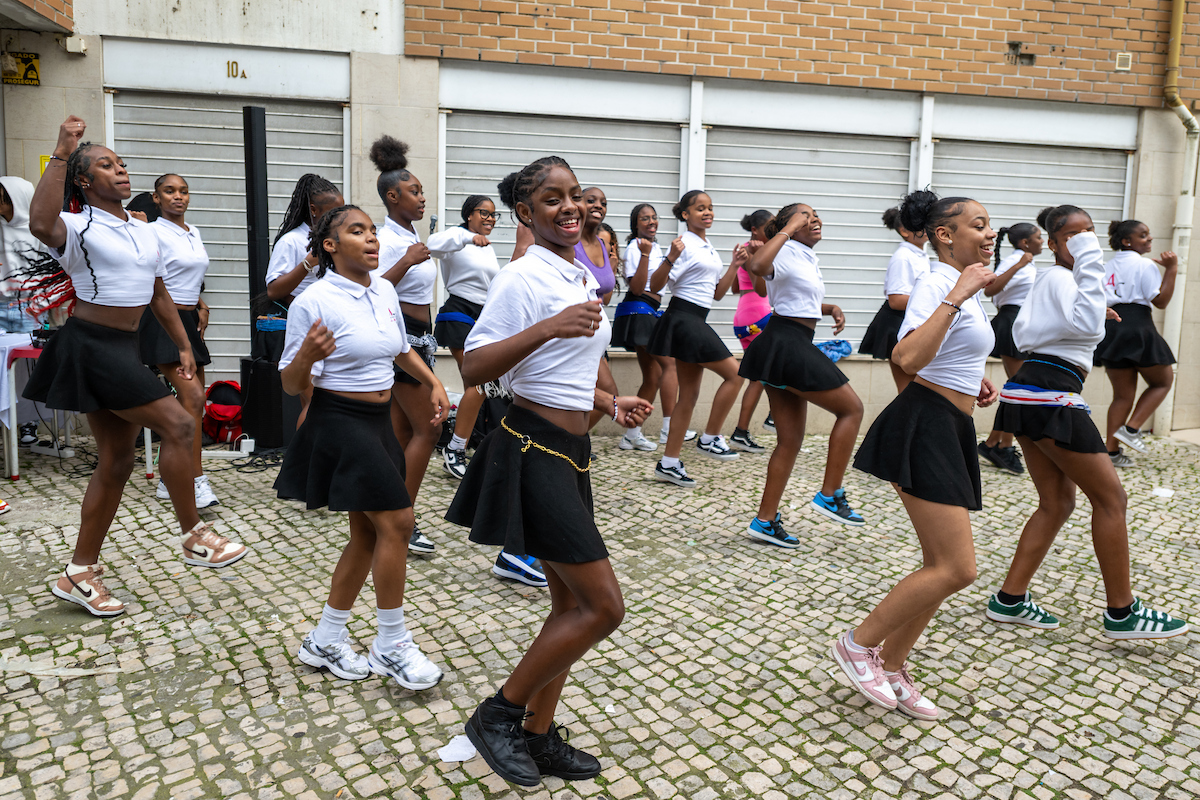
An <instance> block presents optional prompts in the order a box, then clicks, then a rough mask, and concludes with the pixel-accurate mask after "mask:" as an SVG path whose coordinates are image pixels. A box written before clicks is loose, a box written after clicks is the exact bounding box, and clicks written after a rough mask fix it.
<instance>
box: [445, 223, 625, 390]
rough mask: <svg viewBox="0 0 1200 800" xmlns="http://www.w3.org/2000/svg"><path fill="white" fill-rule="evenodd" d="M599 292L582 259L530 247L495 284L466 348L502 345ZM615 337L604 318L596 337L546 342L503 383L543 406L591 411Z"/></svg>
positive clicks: (510, 372)
mask: <svg viewBox="0 0 1200 800" xmlns="http://www.w3.org/2000/svg"><path fill="white" fill-rule="evenodd" d="M598 290H599V283H597V281H596V276H595V275H593V274H592V272H591V270H589V269H588V268H587V267H586V266H585V265H583V264H582V263H580V262H579V261H578V260H575V261H564V260H563V259H561V258H559V257H558V256H557V255H555V254H554V253H552V252H550V251H549V250H547V249H546V248H544V247H542V246H541V245H536V244H535V245H530V246H529V249H528V250H526V251H525V255H523V256H521V257H520V258H518V259H516V260H515V261H510V262H508V266H506V267H505V268H504V269H502V270H500V272H499V274H497V275H496V278H495V279H494V280H493V281H492V286H491V288H490V289H489V290H488V296H487V302H486V303H484V304H483V312H482V313H480V315H479V321H477V322H476V323H475V327H473V328H471V332H470V333H469V334H467V341H466V346H465V348H464V349H465V350H466V351H467V352H470V351H472V350H477V349H479V348H480V347H485V346H487V345H489V344H495V343H496V342H502V341H504V340H505V339H509V338H512V337H513V336H516V335H517V334H518V333H520V332H521V331H524V330H526V329H528V328H530V327H532V326H533V325H536V324H537V323H539V322H541V321H542V320H544V319H548V318H550V317H553V316H554V315H555V314H558V313H559V312H561V311H563V309H565V308H567V307H569V306H575V305H579V304H580V303H587V302H589V301H593V300H599V299H600V296H599V294H598ZM611 336H612V328H611V327H610V325H609V323H608V319H607V318H606V317H605V316H604V314H601V315H600V324H599V326H598V327H597V328H596V332H595V334H594V335H592V336H579V337H575V338H571V339H552V340H550V341H549V342H546V343H545V344H544V345H542V346H541V347H539V348H538V349H537V350H534V351H533V352H532V353H530V354H529V355H528V356H526V357H525V359H523V360H522V361H521V362H520V363H519V364H517V365H516V366H515V367H513V368H512V369H511V370H509V371H508V372H506V373H505V374H504V375H503V376H501V378H500V383H501V385H503V386H504V387H505V388H507V389H508V390H509V391H511V392H512V393H513V394H516V395H520V396H521V397H524V398H525V399H527V400H532V401H533V402H535V403H541V404H542V405H544V406H550V407H551V408H563V409H567V410H569V411H591V410H592V408H593V406H594V405H595V388H596V373H597V371H598V370H599V368H600V359H601V357H602V356H603V355H604V351H605V349H606V348H607V347H608V341H609V339H610V338H611Z"/></svg>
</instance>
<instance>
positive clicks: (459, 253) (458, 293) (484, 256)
mask: <svg viewBox="0 0 1200 800" xmlns="http://www.w3.org/2000/svg"><path fill="white" fill-rule="evenodd" d="M474 238H475V234H474V233H472V232H471V231H470V230H468V229H467V228H462V227H459V226H457V225H456V226H454V227H453V228H447V229H446V230H444V231H438V232H437V233H435V234H432V235H431V236H430V237H429V241H428V242H426V244H427V245H428V246H429V252H430V253H432V254H433V257H434V258H436V259H438V260H439V261H441V264H442V283H444V284H445V285H446V291H447V292H448V293H449V294H452V295H454V296H455V297H461V298H462V299H463V300H468V301H470V302H472V303H478V304H479V305H483V301H484V300H486V299H487V293H488V287H489V286H491V285H492V278H494V277H496V273H497V272H499V271H500V261H499V260H498V259H497V258H496V250H495V248H493V247H492V246H491V245H490V244H489V245H487V246H486V247H479V246H478V245H476V244H474V242H473V241H472V240H473V239H474ZM382 263H383V262H380V264H381V265H382ZM393 263H395V262H393ZM414 269H415V267H414ZM410 271H411V270H410ZM430 299H432V298H430Z"/></svg>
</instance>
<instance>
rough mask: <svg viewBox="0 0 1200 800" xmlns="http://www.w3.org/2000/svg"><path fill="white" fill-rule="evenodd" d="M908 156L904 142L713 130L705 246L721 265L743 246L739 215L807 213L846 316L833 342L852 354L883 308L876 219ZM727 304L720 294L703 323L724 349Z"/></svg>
mask: <svg viewBox="0 0 1200 800" xmlns="http://www.w3.org/2000/svg"><path fill="white" fill-rule="evenodd" d="M910 149H911V148H910V144H909V142H908V140H907V139H886V138H881V137H864V136H837V135H826V134H813V133H794V132H787V131H765V130H750V129H744V128H714V129H712V130H710V131H709V132H708V149H707V155H706V172H707V177H706V181H705V188H706V189H707V191H708V192H709V193H710V194H711V195H712V198H713V203H714V205H715V206H716V221H715V222H714V223H713V229H712V233H711V234H710V235H711V237H712V241H713V244H714V245H715V246H716V247H717V250H718V251H719V252H720V253H721V255H722V256H723V257H724V258H725V262H726V263H729V259H730V258H731V257H732V253H733V248H734V245H736V244H737V243H739V242H744V241H745V240H746V239H747V238H748V237H747V234H746V233H745V231H743V230H742V228H741V225H740V222H741V219H742V216H743V215H745V214H748V213H750V212H752V211H755V210H756V209H760V208H765V209H767V210H768V211H771V212H776V211H778V210H779V209H780V208H782V207H783V206H785V205H789V204H791V203H796V202H802V203H807V204H808V205H811V206H812V207H813V208H814V209H816V211H817V213H819V214H820V216H821V221H822V223H823V224H824V232H823V238H822V240H821V243H820V245H819V246H818V247H817V254H818V255H819V256H820V259H821V274H822V276H823V278H824V280H825V290H826V298H827V302H830V303H836V304H837V305H839V306H841V307H842V310H843V311H845V312H846V330H845V332H844V333H843V334H842V337H843V338H846V339H849V340H851V341H852V342H853V343H854V345H855V347H856V348H857V346H858V341H859V340H860V339H861V338H862V335H863V332H864V331H865V330H866V328H867V325H869V324H870V322H871V318H872V317H873V316H874V314H875V312H876V310H878V308H879V305H880V304H881V303H882V302H883V277H884V273H885V272H886V271H887V263H888V259H889V258H890V256H891V254H892V252H893V251H894V250H895V249H896V246H897V244H898V243H899V240H898V239H897V238H896V236H895V235H894V234H892V232H891V231H889V230H887V229H886V228H885V227H883V223H882V222H881V221H880V215H881V214H882V213H883V211H884V210H885V209H887V208H889V207H891V206H893V205H895V204H896V203H897V202H899V200H900V198H901V197H903V196H904V193H905V191H906V190H907V188H908V171H909V151H910ZM736 306H737V298H736V297H735V296H732V295H731V296H727V297H726V298H725V299H724V300H722V301H721V302H720V303H718V304H717V306H715V307H714V309H713V312H712V314H711V315H710V317H709V319H710V320H711V321H712V323H713V325H714V327H716V329H717V332H718V333H720V334H721V335H722V336H723V337H725V338H726V339H727V340H728V341H729V342H731V343H732V342H735V341H736V340H735V339H734V338H733V330H732V325H733V310H734V308H735V307H736ZM831 336H832V334H831V332H830V329H829V327H828V322H823V323H822V324H821V325H820V326H818V328H817V338H818V340H819V339H823V338H825V339H827V338H831ZM738 349H740V347H739V348H738ZM735 352H736V350H735Z"/></svg>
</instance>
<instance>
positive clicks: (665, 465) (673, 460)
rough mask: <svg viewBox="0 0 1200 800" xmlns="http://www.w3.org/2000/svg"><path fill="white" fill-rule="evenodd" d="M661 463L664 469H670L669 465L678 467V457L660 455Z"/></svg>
mask: <svg viewBox="0 0 1200 800" xmlns="http://www.w3.org/2000/svg"><path fill="white" fill-rule="evenodd" d="M662 465H663V468H664V469H670V468H671V467H678V466H679V459H678V458H671V457H670V456H663V457H662Z"/></svg>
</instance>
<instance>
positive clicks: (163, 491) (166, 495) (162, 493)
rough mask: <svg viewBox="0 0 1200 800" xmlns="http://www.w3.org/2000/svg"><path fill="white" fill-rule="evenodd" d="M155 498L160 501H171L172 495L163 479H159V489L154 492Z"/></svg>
mask: <svg viewBox="0 0 1200 800" xmlns="http://www.w3.org/2000/svg"><path fill="white" fill-rule="evenodd" d="M154 496H155V497H157V498H158V499H159V500H170V499H171V493H170V492H168V491H167V485H166V484H165V483H163V482H162V478H159V479H158V488H157V489H155V490H154Z"/></svg>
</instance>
